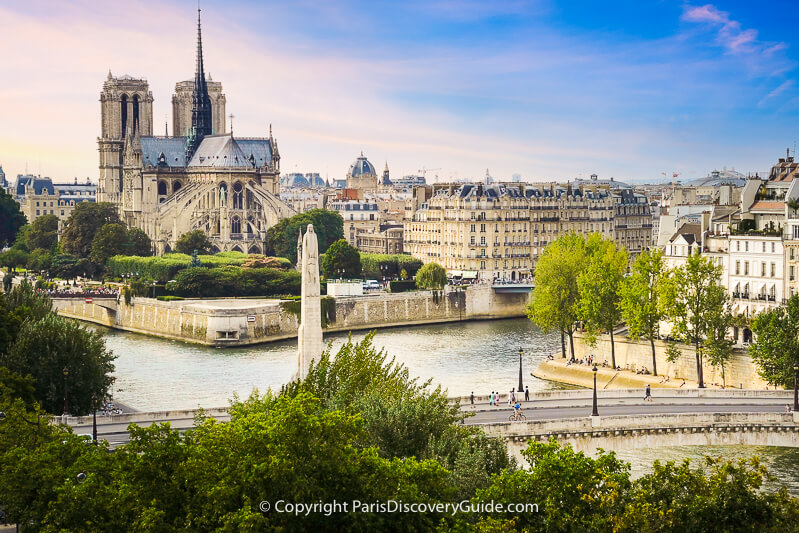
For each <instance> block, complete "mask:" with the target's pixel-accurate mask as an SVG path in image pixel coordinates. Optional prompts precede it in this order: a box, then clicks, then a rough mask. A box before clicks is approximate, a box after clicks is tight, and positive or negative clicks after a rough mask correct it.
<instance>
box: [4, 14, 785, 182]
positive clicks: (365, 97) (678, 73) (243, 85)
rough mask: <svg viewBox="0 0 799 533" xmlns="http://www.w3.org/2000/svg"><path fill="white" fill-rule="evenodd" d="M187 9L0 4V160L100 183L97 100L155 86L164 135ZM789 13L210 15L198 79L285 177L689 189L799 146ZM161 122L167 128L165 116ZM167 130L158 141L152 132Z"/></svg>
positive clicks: (189, 66)
mask: <svg viewBox="0 0 799 533" xmlns="http://www.w3.org/2000/svg"><path fill="white" fill-rule="evenodd" d="M195 9H196V4H194V3H192V2H188V1H172V2H153V1H149V0H133V1H132V2H126V3H125V8H124V9H123V8H122V7H121V5H120V7H118V6H117V4H115V3H110V2H109V3H103V2H99V1H93V0H76V1H74V2H70V3H64V2H42V1H38V0H32V1H26V2H15V1H11V2H4V3H3V4H2V5H0V35H3V36H4V37H3V40H2V43H0V65H3V70H4V75H3V76H2V80H3V82H2V83H0V108H1V109H2V112H0V164H3V167H4V169H5V170H6V172H7V174H16V173H18V172H22V171H24V168H25V164H26V162H27V165H28V168H29V170H31V171H34V172H38V171H39V169H41V172H42V174H46V175H50V176H52V177H54V178H57V179H70V178H71V177H72V176H75V175H77V176H80V177H86V176H89V177H91V178H92V179H96V175H97V170H96V165H97V153H96V136H97V135H98V133H99V131H98V128H99V125H98V124H99V103H98V96H99V92H100V89H101V86H102V82H103V80H104V78H105V75H106V74H107V71H108V69H111V70H112V72H113V73H114V74H125V73H127V74H131V75H135V76H143V77H146V78H148V80H149V82H150V87H151V90H152V91H153V95H154V97H155V105H154V110H155V112H154V118H155V123H156V124H163V122H164V121H165V120H167V121H169V122H170V123H171V116H169V115H171V104H170V99H171V94H172V91H173V88H174V83H175V82H177V81H179V80H182V79H189V78H190V77H191V75H192V71H193V68H194V63H193V55H194V48H193V47H194V31H195V28H194V17H195V14H196V13H195V11H194V10H195ZM797 11H799V7H796V5H794V4H793V3H790V2H768V3H763V2H760V3H753V2H716V3H713V4H704V3H682V2H670V1H661V2H657V1H655V2H644V1H638V2H634V1H625V2H615V3H612V2H605V3H598V2H568V3H565V2H554V1H546V0H541V1H530V2H527V1H509V2H485V1H473V0H433V1H423V0H409V1H407V2H379V1H377V2H375V1H373V2H355V1H345V2H311V1H299V2H260V1H259V2H256V1H246V0H239V1H238V2H220V1H217V2H212V1H210V0H206V1H205V2H204V3H203V31H204V44H205V58H206V69H207V71H209V72H211V73H212V75H213V78H214V79H215V80H218V81H221V82H222V84H223V87H224V91H225V94H226V95H227V102H228V112H232V113H233V114H235V116H236V118H235V122H234V131H235V133H236V134H239V135H248V136H260V135H266V134H267V132H268V128H269V124H270V123H271V124H272V125H273V129H274V133H275V136H276V137H277V139H278V142H279V147H280V152H281V156H282V160H281V164H282V170H283V171H284V172H287V171H293V170H297V171H302V172H306V171H318V172H321V173H322V174H323V175H327V176H329V177H331V178H332V177H342V176H343V175H344V174H345V173H346V170H347V167H348V166H349V164H350V162H351V161H352V160H353V159H354V158H355V157H356V156H357V155H358V154H359V153H360V152H361V150H363V152H364V153H365V154H366V155H367V156H368V157H369V158H370V159H371V160H372V162H373V163H375V165H376V166H378V167H379V168H382V166H383V164H384V163H385V162H388V164H389V166H390V168H391V170H392V173H394V174H406V173H411V172H414V171H416V170H417V169H419V168H422V167H427V168H440V169H441V170H436V171H431V172H430V173H429V174H428V176H429V177H432V176H433V175H438V176H439V179H441V180H444V179H447V178H449V177H458V178H468V177H480V176H482V175H484V173H485V171H486V169H490V172H491V174H492V175H493V176H494V177H495V178H499V179H509V178H510V177H511V175H512V174H514V173H518V174H521V175H522V177H523V178H524V179H525V180H528V181H544V180H546V181H549V180H567V179H574V178H577V177H580V176H586V175H588V174H590V173H592V172H596V173H598V174H600V175H601V176H604V177H609V176H614V177H616V178H617V179H626V180H656V179H660V178H661V172H666V173H667V174H668V175H669V176H670V175H671V173H672V172H679V173H681V176H682V177H683V178H687V179H691V178H694V177H699V176H702V175H705V174H706V173H707V172H708V171H710V170H712V169H714V168H721V167H723V166H727V167H734V168H736V169H738V170H741V171H744V172H749V171H752V172H754V171H759V172H762V171H764V170H766V169H768V168H769V167H770V166H771V164H773V162H774V161H775V160H776V158H777V157H780V156H782V155H784V153H785V148H786V147H788V146H790V147H791V148H793V145H794V140H795V139H797V137H799V134H797V131H796V130H797V128H796V119H797V114H799V87H797V85H796V81H795V80H796V75H797V50H796V47H795V43H794V42H793V40H794V37H793V34H795V33H796V32H795V31H793V30H792V26H791V23H792V21H794V20H797V15H798V13H797ZM165 115H167V117H165ZM156 131H157V133H161V132H162V131H163V126H161V127H159V128H157V130H156Z"/></svg>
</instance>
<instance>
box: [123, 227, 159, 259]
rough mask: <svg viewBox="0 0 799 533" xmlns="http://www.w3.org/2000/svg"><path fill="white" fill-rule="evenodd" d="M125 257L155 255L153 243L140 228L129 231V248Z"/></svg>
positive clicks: (124, 253)
mask: <svg viewBox="0 0 799 533" xmlns="http://www.w3.org/2000/svg"><path fill="white" fill-rule="evenodd" d="M123 255H135V256H138V257H148V256H151V255H153V243H152V241H151V240H150V237H148V236H147V234H146V233H145V232H144V231H143V230H140V229H139V228H130V229H129V230H128V238H127V248H126V250H125V252H123Z"/></svg>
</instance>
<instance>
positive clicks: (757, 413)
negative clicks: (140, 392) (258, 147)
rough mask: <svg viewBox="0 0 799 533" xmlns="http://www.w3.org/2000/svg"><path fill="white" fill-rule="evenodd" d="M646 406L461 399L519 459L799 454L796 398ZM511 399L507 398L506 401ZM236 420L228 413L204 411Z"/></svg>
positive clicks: (705, 394)
mask: <svg viewBox="0 0 799 533" xmlns="http://www.w3.org/2000/svg"><path fill="white" fill-rule="evenodd" d="M653 394H654V399H653V401H652V402H644V401H643V394H642V392H641V390H640V389H621V390H608V391H599V393H598V397H599V405H598V407H599V414H600V416H599V417H592V416H591V412H592V391H590V390H584V389H583V390H572V391H547V392H539V393H536V394H535V395H534V397H533V398H531V401H529V402H522V404H523V407H522V409H523V412H524V414H525V416H526V417H527V420H526V421H524V422H510V421H508V416H509V415H510V414H511V412H512V410H511V409H510V408H509V407H508V405H507V401H504V402H500V405H498V406H489V405H488V402H487V398H486V397H484V396H483V397H476V398H475V404H474V405H472V404H470V403H469V398H464V397H461V398H453V399H451V401H452V402H457V403H459V404H460V405H461V410H462V411H463V412H465V413H467V414H468V415H470V416H468V417H467V418H466V420H465V423H466V424H470V425H480V426H482V427H483V428H484V429H485V431H486V433H487V434H489V435H491V436H494V437H497V438H501V439H503V440H505V441H506V442H507V444H508V449H509V450H510V451H511V453H513V454H514V455H515V456H517V458H520V457H521V456H520V451H521V450H523V449H524V448H526V446H527V443H528V442H530V441H545V440H548V439H549V438H551V437H554V438H555V439H556V440H557V441H558V442H561V443H564V444H565V443H569V444H571V445H572V446H573V447H574V448H575V449H577V450H579V451H584V452H586V453H589V454H595V453H596V449H597V448H603V449H605V450H625V449H633V448H642V447H646V448H651V447H657V446H675V445H684V446H685V445H716V444H753V445H754V444H757V445H764V446H792V447H799V413H793V412H786V409H785V407H786V404H790V405H792V403H793V398H792V391H755V390H707V389H704V390H696V389H654V392H653ZM505 398H507V395H505ZM204 412H205V414H206V415H207V416H211V417H214V418H216V419H217V420H220V421H226V420H229V418H230V415H229V412H228V410H227V408H218V409H208V410H205V411H204ZM196 414H197V411H194V410H186V411H161V412H148V413H139V412H135V413H127V414H123V415H110V416H98V417H97V422H98V435H99V438H100V439H106V440H108V441H109V443H110V444H111V446H112V447H115V446H118V445H120V444H124V443H126V442H127V441H128V440H129V436H128V430H127V427H128V424H132V423H133V424H138V425H141V426H148V425H150V424H153V423H159V422H169V423H170V424H171V425H172V427H173V428H175V429H179V430H185V429H188V428H191V427H192V426H193V425H194V417H195V415H196ZM68 422H69V424H70V425H71V426H72V427H73V429H74V430H75V432H76V433H83V434H91V432H92V419H91V417H73V418H70V419H69V421H68Z"/></svg>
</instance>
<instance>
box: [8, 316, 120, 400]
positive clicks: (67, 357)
mask: <svg viewBox="0 0 799 533" xmlns="http://www.w3.org/2000/svg"><path fill="white" fill-rule="evenodd" d="M113 360H114V356H113V354H112V353H111V352H110V351H108V350H106V347H105V341H104V340H103V336H102V334H101V333H98V332H96V331H92V330H89V329H87V328H85V327H83V326H81V325H80V324H79V323H77V322H75V321H73V320H69V319H65V318H61V317H59V316H58V315H56V314H54V313H50V314H48V315H47V316H45V317H44V318H42V319H41V320H34V321H31V320H29V321H26V322H25V323H24V324H23V325H22V329H21V330H20V331H19V334H18V336H17V339H16V340H15V342H14V344H12V345H11V348H10V349H9V350H8V353H6V354H5V355H1V356H0V364H1V365H3V366H6V367H8V369H9V370H11V371H12V372H16V373H18V374H28V373H29V374H30V375H31V376H33V379H34V380H35V383H36V399H37V401H38V402H39V403H40V404H41V405H42V407H43V408H44V409H45V410H46V411H48V412H50V413H56V414H58V413H61V412H63V411H64V410H65V408H66V406H65V403H66V401H67V396H68V401H69V406H68V407H69V412H70V413H72V414H76V415H85V414H87V413H89V412H90V411H91V408H92V396H96V397H97V398H104V397H105V395H106V392H107V391H108V388H109V387H110V385H111V383H112V382H113V377H112V376H111V373H112V372H113V370H114V365H113ZM64 370H66V372H67V374H68V375H65V373H64Z"/></svg>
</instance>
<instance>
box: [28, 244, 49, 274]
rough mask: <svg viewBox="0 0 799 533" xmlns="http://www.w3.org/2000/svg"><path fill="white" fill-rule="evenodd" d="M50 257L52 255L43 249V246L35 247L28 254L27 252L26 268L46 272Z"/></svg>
mask: <svg viewBox="0 0 799 533" xmlns="http://www.w3.org/2000/svg"><path fill="white" fill-rule="evenodd" d="M51 259H52V255H51V254H50V251H49V250H45V249H44V248H36V249H35V250H33V251H32V252H31V253H30V254H28V263H27V267H28V270H34V271H36V272H46V271H48V270H50V261H51Z"/></svg>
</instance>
